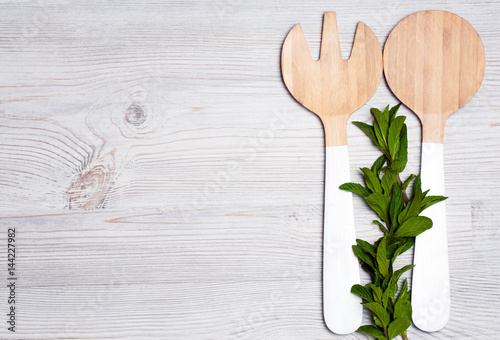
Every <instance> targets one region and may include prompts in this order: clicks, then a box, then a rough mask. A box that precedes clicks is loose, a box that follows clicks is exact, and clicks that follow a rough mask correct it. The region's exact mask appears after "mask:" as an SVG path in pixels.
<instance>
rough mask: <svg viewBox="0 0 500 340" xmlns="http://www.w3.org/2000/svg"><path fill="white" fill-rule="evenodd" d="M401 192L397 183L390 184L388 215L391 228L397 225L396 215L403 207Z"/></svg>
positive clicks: (393, 228)
mask: <svg viewBox="0 0 500 340" xmlns="http://www.w3.org/2000/svg"><path fill="white" fill-rule="evenodd" d="M404 205H405V204H404V198H403V192H402V191H401V188H400V187H399V185H398V184H397V183H394V185H393V186H392V196H391V203H390V204H389V216H390V217H391V226H392V230H395V229H396V228H397V226H398V217H399V214H400V213H401V211H403V208H404Z"/></svg>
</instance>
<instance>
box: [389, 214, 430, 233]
mask: <svg viewBox="0 0 500 340" xmlns="http://www.w3.org/2000/svg"><path fill="white" fill-rule="evenodd" d="M430 227H432V220H431V219H430V218H428V217H425V216H415V217H410V218H409V219H408V220H406V221H405V222H404V223H403V224H402V225H401V226H400V227H399V228H398V229H397V230H396V232H395V233H394V236H395V237H415V236H417V235H420V234H421V233H423V232H424V231H426V230H427V229H429V228H430Z"/></svg>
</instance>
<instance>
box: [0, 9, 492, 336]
mask: <svg viewBox="0 0 500 340" xmlns="http://www.w3.org/2000/svg"><path fill="white" fill-rule="evenodd" d="M1 7H2V11H1V14H0V18H1V21H0V42H1V44H0V52H1V53H0V65H1V66H0V80H1V85H0V86H1V87H0V187H1V189H0V195H1V196H0V197H1V203H2V204H1V206H0V216H1V217H2V218H1V222H0V223H1V225H2V230H1V233H2V234H1V237H2V240H5V236H6V234H5V233H6V230H7V228H9V227H12V226H15V227H16V228H18V229H17V230H19V232H18V242H19V269H18V270H19V276H20V281H19V289H18V296H19V302H18V303H19V305H18V307H19V319H18V321H19V324H18V327H19V328H18V333H17V334H16V335H15V336H12V335H10V334H8V333H7V332H6V329H5V328H4V327H3V328H0V336H1V337H2V338H21V337H22V338H30V339H52V338H81V339H95V338H105V337H117V338H138V339H139V338H141V339H143V338H169V339H178V338H182V339H280V338H283V339H332V338H334V339H337V338H338V339H343V338H345V339H365V337H364V336H362V335H360V334H352V335H349V336H336V335H334V334H331V333H329V332H328V331H327V329H326V327H325V326H324V324H323V321H322V314H321V309H322V306H321V248H322V242H321V241H322V240H321V238H322V209H323V165H324V163H323V149H322V148H323V134H322V127H321V125H320V122H319V120H318V119H317V118H316V117H315V116H314V114H312V113H310V112H308V111H307V110H305V109H304V108H302V107H301V106H300V105H299V104H297V103H296V102H295V101H294V100H293V98H291V96H290V95H289V94H288V92H287V91H286V89H285V87H284V85H283V83H282V80H281V75H280V70H279V56H280V51H281V44H282V42H283V40H284V38H285V36H286V34H287V33H288V31H289V29H290V28H291V27H292V26H293V25H294V24H296V23H298V22H300V23H301V25H302V27H303V29H304V32H305V35H306V38H307V40H308V43H309V46H310V49H311V51H312V54H313V56H314V55H316V56H317V55H319V44H320V32H321V24H322V14H323V12H324V11H329V10H333V11H337V18H338V25H339V30H340V40H341V49H342V53H343V55H344V56H345V57H347V55H348V54H349V49H350V45H351V42H352V38H353V36H354V30H355V27H356V23H357V22H358V21H363V22H365V23H366V24H367V25H368V26H370V28H371V29H372V30H373V31H374V32H375V34H376V35H377V36H378V37H379V40H380V41H381V42H382V43H383V41H384V40H385V38H386V37H387V35H388V33H389V32H390V30H391V29H392V27H393V26H394V25H395V24H396V23H397V22H398V21H399V20H400V19H402V18H403V17H405V16H406V15H408V14H411V13H413V12H415V11H418V10H423V9H445V10H449V11H452V12H454V13H456V14H459V15H462V16H463V17H464V18H466V19H467V20H468V21H469V22H470V23H471V24H472V25H473V26H474V27H475V28H476V29H477V31H478V32H479V34H480V35H481V37H482V39H483V43H484V45H485V50H486V72H485V79H484V82H483V86H482V88H481V89H480V91H479V93H478V94H477V96H476V97H475V98H473V99H472V100H471V102H469V103H468V104H467V105H466V106H465V107H464V108H463V109H461V110H460V111H459V112H457V113H456V114H455V115H453V116H452V117H451V118H450V120H449V122H448V123H447V127H446V131H445V170H446V189H447V194H448V195H449V196H450V199H449V201H448V221H449V223H448V225H449V237H450V262H451V283H452V318H451V320H450V323H449V325H448V326H447V328H446V329H445V330H443V331H442V332H439V333H435V334H428V333H423V332H420V331H418V330H416V329H415V328H413V327H412V328H411V330H410V334H411V337H412V338H413V339H443V338H459V339H461V338H469V339H484V338H485V337H486V336H492V335H493V334H497V333H498V331H500V326H499V322H498V321H499V317H498V315H497V314H496V313H497V310H499V309H500V303H499V302H498V301H499V298H500V288H498V287H497V285H498V283H499V282H500V277H499V274H498V273H499V270H500V265H499V264H498V263H499V262H498V259H499V257H500V251H499V250H498V247H497V245H498V243H499V235H498V220H499V217H500V216H499V213H498V209H497V205H498V200H497V193H498V192H499V189H500V184H499V181H498V180H499V177H500V176H499V174H500V160H499V158H500V143H499V141H500V137H499V135H500V133H499V132H500V115H499V113H500V100H499V99H498V96H497V94H498V93H499V90H500V88H499V87H500V83H499V81H498V76H499V74H500V72H499V71H500V70H499V64H500V49H499V48H498V44H497V41H498V38H499V37H500V29H499V26H498V24H497V19H496V13H498V10H499V9H500V6H499V5H498V4H497V3H496V2H487V1H480V2H466V1H440V2H430V1H423V2H419V3H413V2H409V1H398V2H396V1H392V2H391V1H389V2H382V1H371V2H368V1H358V2H352V1H351V2H349V1H336V2H331V1H316V2H314V3H302V2H299V1H287V2H285V1H275V2H264V1H253V2H246V1H233V2H229V1H219V2H218V1H215V2H202V1H198V2H195V1H192V2H189V1H187V2H186V1H183V2H173V1H172V2H165V3H156V2H149V1H146V2H120V3H118V2H107V3H94V4H89V3H83V2H71V3H70V2H66V1H56V0H54V1H47V2H12V1H3V2H2V3H1ZM387 103H391V104H394V103H396V99H395V98H394V97H393V96H392V94H391V93H390V91H389V90H388V88H387V86H386V84H385V82H384V81H382V83H381V86H380V88H379V89H378V91H377V93H376V94H375V96H374V97H373V98H372V99H371V100H370V101H369V103H368V104H367V105H365V106H364V107H363V108H361V109H360V110H359V111H357V112H356V113H354V115H353V116H352V119H351V120H362V121H370V115H369V112H368V109H369V107H372V106H377V107H382V106H385V105H386V104H387ZM402 112H403V113H404V114H406V115H408V119H407V123H408V125H409V129H410V162H409V165H408V173H411V172H416V171H418V167H419V157H420V151H419V142H420V137H419V135H420V124H419V122H418V120H417V119H416V117H415V116H413V115H412V113H411V112H409V111H408V110H407V109H405V108H402ZM478 115H481V117H482V119H481V121H477V117H478ZM348 135H349V144H350V147H349V151H350V157H351V168H352V171H351V174H352V177H353V179H354V180H360V179H361V177H360V176H359V173H358V172H357V169H358V168H359V167H361V166H366V165H368V164H369V162H371V161H372V160H373V159H374V158H375V157H376V156H377V152H376V150H375V149H374V148H373V147H372V146H371V145H369V142H368V141H367V138H366V137H364V136H362V134H361V133H360V132H359V131H357V130H356V129H355V128H354V127H353V126H351V125H350V126H349V127H348ZM464 135H466V136H467V138H464ZM367 162H368V163H367ZM354 203H355V209H356V210H355V211H356V227H357V236H358V237H361V238H366V239H371V240H373V239H376V237H377V236H378V233H377V231H376V230H375V229H374V227H373V226H372V225H370V224H369V223H368V221H370V220H371V219H373V215H371V213H370V212H369V211H368V210H367V209H366V207H365V206H364V204H363V203H362V202H361V200H359V199H357V198H356V199H355V201H354ZM1 251H2V252H1V259H0V263H4V264H6V262H5V260H6V255H5V254H6V253H5V249H1ZM404 261H407V262H409V261H411V254H408V255H406V256H405V257H404V258H403V259H402V262H404ZM1 275H2V276H1V277H0V280H4V279H5V272H2V273H1ZM363 279H364V280H366V279H367V278H366V276H363ZM1 292H3V294H5V296H6V294H7V291H6V288H5V287H4V288H2V289H0V294H2V293H1ZM6 307H7V306H6V303H5V305H4V307H1V306H0V308H4V309H6ZM365 317H366V318H367V316H366V315H365ZM366 320H368V319H366Z"/></svg>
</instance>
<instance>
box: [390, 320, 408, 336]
mask: <svg viewBox="0 0 500 340" xmlns="http://www.w3.org/2000/svg"><path fill="white" fill-rule="evenodd" d="M410 325H411V321H410V320H409V319H407V318H399V319H396V320H394V321H393V322H391V324H390V325H389V328H388V329H387V333H388V335H389V339H393V338H395V337H397V336H398V335H399V334H401V333H403V332H404V331H406V330H407V329H408V327H410Z"/></svg>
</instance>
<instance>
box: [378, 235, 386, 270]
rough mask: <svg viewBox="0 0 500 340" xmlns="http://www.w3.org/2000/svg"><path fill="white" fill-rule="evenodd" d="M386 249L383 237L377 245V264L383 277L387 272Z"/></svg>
mask: <svg viewBox="0 0 500 340" xmlns="http://www.w3.org/2000/svg"><path fill="white" fill-rule="evenodd" d="M386 249H387V239H386V238H385V237H384V238H382V241H380V243H379V245H378V247H377V266H378V270H379V272H380V274H382V276H383V277H386V276H387V274H388V273H389V261H387V257H386Z"/></svg>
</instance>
